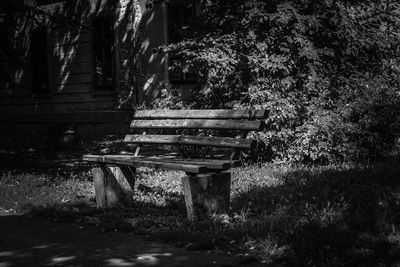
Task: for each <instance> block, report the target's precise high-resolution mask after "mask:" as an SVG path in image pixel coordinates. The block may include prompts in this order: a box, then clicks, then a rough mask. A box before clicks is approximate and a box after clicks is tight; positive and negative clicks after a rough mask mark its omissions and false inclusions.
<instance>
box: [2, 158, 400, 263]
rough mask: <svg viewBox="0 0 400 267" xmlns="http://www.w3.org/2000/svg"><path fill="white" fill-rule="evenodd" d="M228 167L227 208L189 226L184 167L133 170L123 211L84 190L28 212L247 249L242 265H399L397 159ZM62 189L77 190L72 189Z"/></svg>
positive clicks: (191, 245)
mask: <svg viewBox="0 0 400 267" xmlns="http://www.w3.org/2000/svg"><path fill="white" fill-rule="evenodd" d="M232 172H233V173H232V193H231V199H232V201H231V210H230V212H229V214H220V215H217V216H215V217H213V218H211V219H204V220H203V219H199V220H198V221H197V222H195V223H190V222H188V221H187V219H186V211H185V206H184V201H183V196H182V193H181V177H182V175H184V174H183V173H181V172H171V171H154V170H150V169H140V170H139V171H138V177H137V181H136V185H135V193H134V196H133V203H132V204H131V205H129V207H126V208H125V209H112V210H106V211H104V212H99V211H96V210H95V209H93V207H94V202H93V201H94V199H93V196H90V195H82V198H81V199H79V201H81V203H76V202H74V200H73V199H71V202H68V203H59V204H57V205H55V206H52V207H50V208H45V207H43V206H41V205H38V207H35V209H34V212H33V213H32V215H41V216H46V217H50V218H54V219H56V220H57V221H69V222H71V221H73V222H79V223H82V224H83V225H92V226H93V225H94V226H96V227H97V229H100V230H101V231H114V230H115V229H117V230H119V231H124V232H129V233H136V234H141V235H146V236H149V237H150V238H151V239H152V240H156V241H163V242H166V243H170V244H174V245H177V246H180V247H185V248H186V249H188V250H213V249H219V250H223V251H230V252H232V253H234V254H242V255H246V256H245V260H244V261H241V262H242V263H243V262H246V261H250V262H253V261H256V259H262V260H264V261H266V263H271V264H278V265H284V266H293V265H297V266H299V265H300V266H303V265H312V266H315V265H318V266H327V265H330V266H331V265H333V266H338V265H340V266H377V265H379V264H380V265H382V266H390V265H394V264H399V263H400V230H399V229H400V181H399V179H398V178H399V177H400V165H399V164H398V162H387V163H375V164H371V165H368V166H366V165H362V166H361V165H355V164H348V165H340V166H325V167H306V166H297V167H295V166H276V165H269V166H264V167H261V168H260V167H256V166H249V167H247V168H236V169H234V170H233V171H232ZM77 175H78V176H80V175H79V173H78V172H77ZM3 179H4V178H3ZM1 182H2V180H0V183H1ZM89 184H90V182H89ZM44 186H46V185H44ZM33 190H37V188H35V189H33ZM67 190H71V192H70V194H71V195H73V194H78V193H79V194H82V193H81V192H82V191H79V190H77V188H76V187H71V188H70V189H67ZM82 202H85V203H86V204H82ZM0 206H1V205H0ZM45 206H46V205H45ZM31 208H32V207H31Z"/></svg>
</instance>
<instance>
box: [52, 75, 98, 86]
mask: <svg viewBox="0 0 400 267" xmlns="http://www.w3.org/2000/svg"><path fill="white" fill-rule="evenodd" d="M92 80H93V75H92V74H91V73H79V74H70V73H66V74H64V75H58V76H56V75H54V76H53V83H54V84H85V83H91V82H92Z"/></svg>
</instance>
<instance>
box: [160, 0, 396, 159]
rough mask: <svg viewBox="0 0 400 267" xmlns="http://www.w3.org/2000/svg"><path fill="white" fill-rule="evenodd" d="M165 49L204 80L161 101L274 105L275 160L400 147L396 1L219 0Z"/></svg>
mask: <svg viewBox="0 0 400 267" xmlns="http://www.w3.org/2000/svg"><path fill="white" fill-rule="evenodd" d="M202 9H203V12H202V15H201V17H200V18H199V19H198V22H197V24H195V31H193V32H189V33H186V35H185V38H184V40H183V41H181V42H178V43H174V44H171V45H169V46H167V47H165V51H166V52H168V53H169V54H172V55H174V57H180V58H181V59H182V61H183V62H186V64H185V65H184V66H183V67H180V66H172V68H177V67H178V68H181V69H182V71H184V72H194V73H195V74H196V75H197V77H198V80H199V82H200V84H201V85H202V86H200V87H198V88H195V89H193V90H194V91H195V92H194V93H196V94H198V95H199V97H196V98H189V99H186V98H184V97H182V95H183V94H182V93H181V92H179V91H177V90H164V91H163V95H162V96H161V98H160V100H159V101H158V102H157V103H156V106H157V107H164V106H181V107H183V108H203V107H207V108H222V107H229V108H239V107H240V108H243V107H255V108H267V109H269V110H270V111H271V114H270V118H269V120H268V125H269V130H268V131H267V132H266V133H265V134H264V135H263V136H262V137H261V139H263V140H264V141H265V143H266V144H267V146H268V147H269V151H270V152H271V153H272V157H273V158H274V159H275V160H276V161H282V160H283V161H302V162H310V161H311V162H325V163H328V162H333V161H338V160H339V161H343V160H360V159H370V158H374V159H377V158H379V157H388V156H393V155H394V154H396V153H397V154H398V152H399V144H398V143H397V142H398V140H400V139H399V137H400V136H399V133H400V131H399V130H400V91H399V88H400V87H399V85H400V84H399V81H400V65H399V62H400V54H399V53H400V51H399V50H400V49H399V47H400V46H399V41H400V39H399V38H400V4H399V3H398V1H391V0H368V1H356V0H353V1H344V0H332V1H317V0H308V1H304V0H295V1H287V0H264V1H263V0H253V1H242V0H241V1H228V0H213V1H207V2H204V3H203V6H202Z"/></svg>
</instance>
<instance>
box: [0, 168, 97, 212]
mask: <svg viewBox="0 0 400 267" xmlns="http://www.w3.org/2000/svg"><path fill="white" fill-rule="evenodd" d="M81 202H84V203H92V205H93V204H94V189H93V185H92V182H90V181H89V180H84V179H78V178H77V177H71V178H69V179H65V178H62V177H60V176H51V175H48V174H45V173H41V174H31V173H19V174H13V173H11V172H6V173H1V174H0V207H1V208H2V210H8V211H11V212H25V211H29V210H31V209H32V208H34V207H52V206H58V205H64V204H70V205H71V204H72V205H77V204H78V203H81Z"/></svg>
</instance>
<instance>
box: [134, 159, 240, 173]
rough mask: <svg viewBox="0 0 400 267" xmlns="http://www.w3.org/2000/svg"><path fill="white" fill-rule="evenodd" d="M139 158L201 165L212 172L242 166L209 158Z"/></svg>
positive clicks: (236, 161) (233, 162)
mask: <svg viewBox="0 0 400 267" xmlns="http://www.w3.org/2000/svg"><path fill="white" fill-rule="evenodd" d="M139 157H140V156H139ZM141 158H145V159H150V160H157V161H164V162H176V163H187V164H194V165H201V166H206V167H207V168H208V169H213V170H228V169H230V168H234V167H239V166H241V164H242V163H241V162H240V160H233V161H231V160H221V159H210V158H177V157H174V156H150V157H141Z"/></svg>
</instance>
